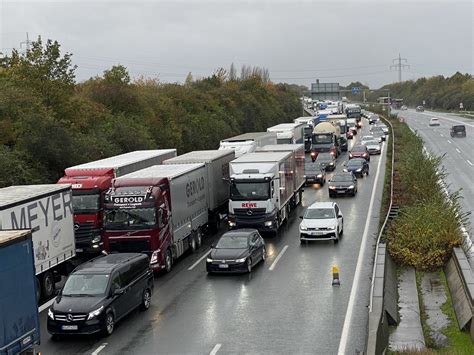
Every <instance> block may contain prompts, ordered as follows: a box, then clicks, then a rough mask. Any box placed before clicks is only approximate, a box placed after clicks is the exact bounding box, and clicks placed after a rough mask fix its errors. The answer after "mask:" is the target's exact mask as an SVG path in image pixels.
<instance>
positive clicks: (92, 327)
mask: <svg viewBox="0 0 474 355" xmlns="http://www.w3.org/2000/svg"><path fill="white" fill-rule="evenodd" d="M71 326H72V327H77V329H64V328H63V327H71ZM47 327H48V332H49V333H50V334H85V335H89V334H95V333H98V332H100V331H101V330H102V329H103V328H104V325H103V321H102V317H100V318H93V319H91V320H85V321H77V322H60V321H57V320H52V319H51V318H49V317H48V323H47Z"/></svg>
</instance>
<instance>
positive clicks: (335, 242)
mask: <svg viewBox="0 0 474 355" xmlns="http://www.w3.org/2000/svg"><path fill="white" fill-rule="evenodd" d="M337 243H339V236H336V239H334V244H337Z"/></svg>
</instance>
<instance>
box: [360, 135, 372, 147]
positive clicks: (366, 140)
mask: <svg viewBox="0 0 474 355" xmlns="http://www.w3.org/2000/svg"><path fill="white" fill-rule="evenodd" d="M374 139H376V138H375V137H374V136H373V135H367V136H363V137H362V138H361V139H360V144H362V145H365V143H366V142H368V141H373V140H374Z"/></svg>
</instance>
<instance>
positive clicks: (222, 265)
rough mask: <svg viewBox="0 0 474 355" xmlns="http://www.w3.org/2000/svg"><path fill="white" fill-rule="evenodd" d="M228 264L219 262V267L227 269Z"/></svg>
mask: <svg viewBox="0 0 474 355" xmlns="http://www.w3.org/2000/svg"><path fill="white" fill-rule="evenodd" d="M228 268H229V265H227V264H219V269H228Z"/></svg>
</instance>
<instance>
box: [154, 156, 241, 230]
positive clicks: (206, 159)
mask: <svg viewBox="0 0 474 355" xmlns="http://www.w3.org/2000/svg"><path fill="white" fill-rule="evenodd" d="M234 159H235V153H234V151H233V150H196V151H193V152H189V153H186V154H183V155H179V156H177V157H175V158H171V159H168V160H165V161H164V162H163V164H164V165H170V164H192V163H203V164H204V165H205V168H206V171H207V182H208V184H209V187H208V189H209V193H208V195H207V197H208V206H209V226H210V227H211V230H213V231H216V230H217V229H219V225H220V221H221V217H225V216H226V215H227V211H228V207H229V183H228V180H229V163H230V162H231V161H232V160H234Z"/></svg>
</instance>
